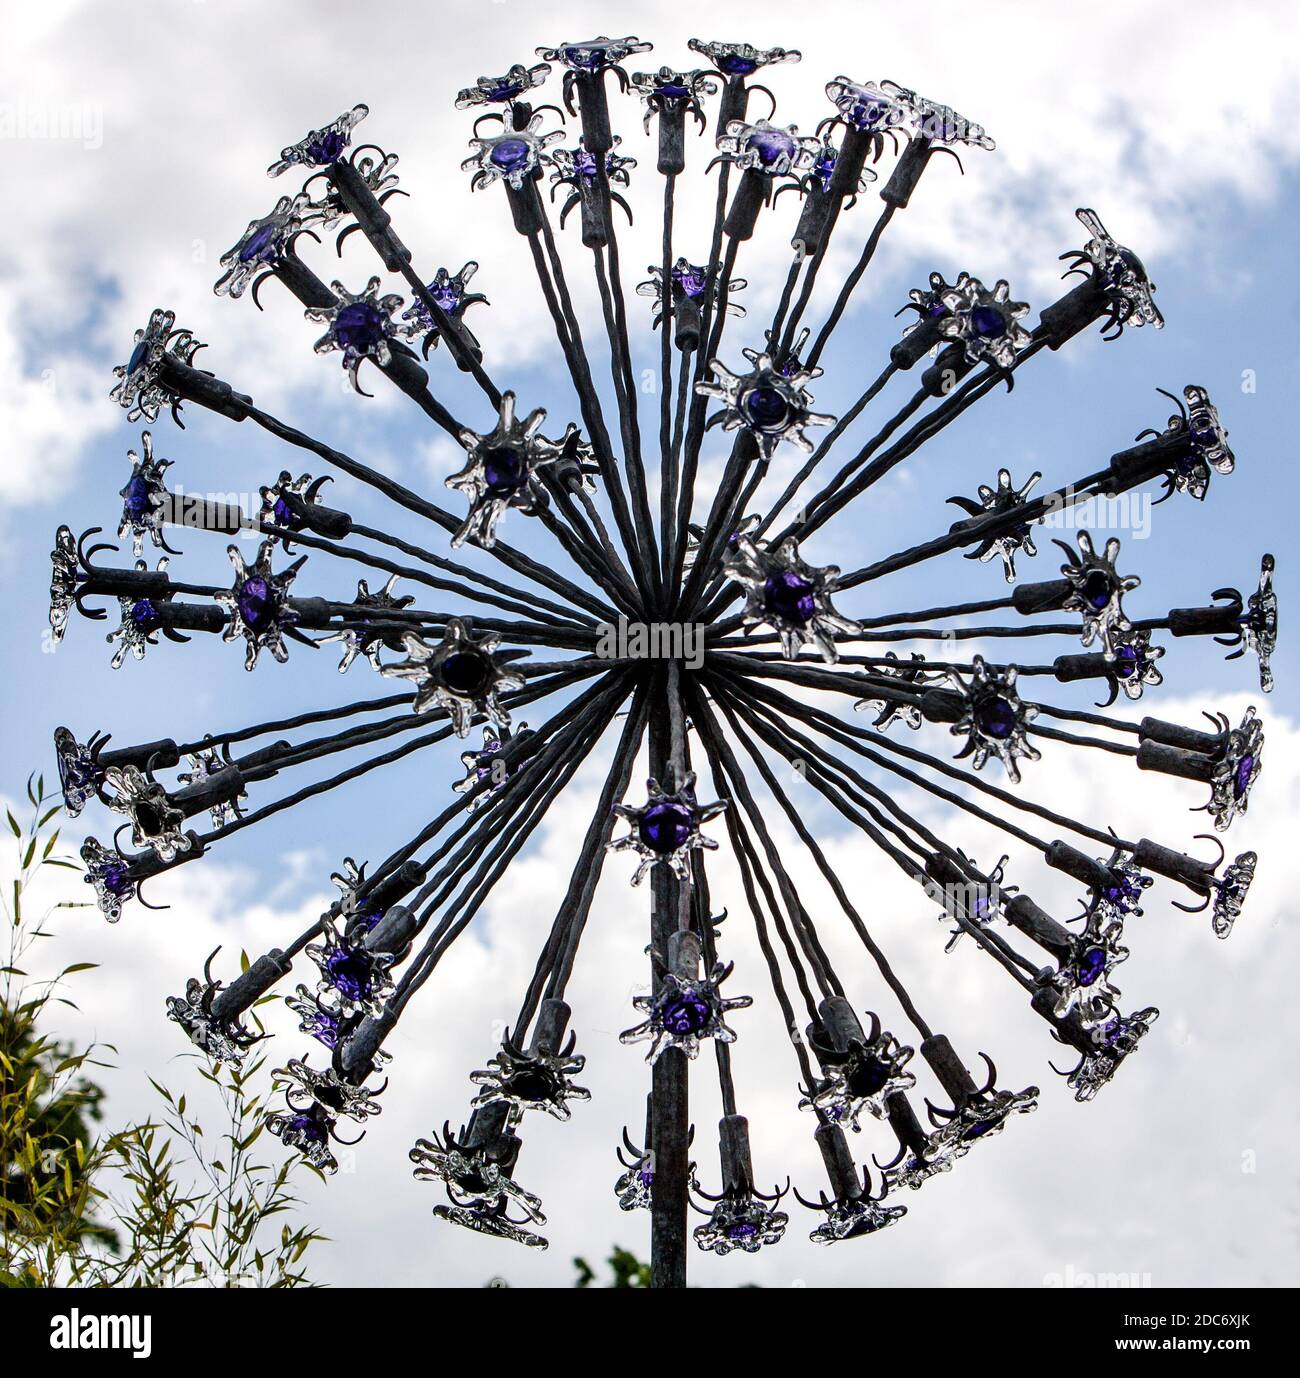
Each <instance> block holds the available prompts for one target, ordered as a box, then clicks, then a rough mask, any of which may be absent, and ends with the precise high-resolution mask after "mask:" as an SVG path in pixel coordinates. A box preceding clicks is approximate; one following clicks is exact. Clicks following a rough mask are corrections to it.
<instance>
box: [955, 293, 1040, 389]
mask: <svg viewBox="0 0 1300 1378" xmlns="http://www.w3.org/2000/svg"><path fill="white" fill-rule="evenodd" d="M1010 298H1011V288H1010V286H1009V285H1008V284H1007V281H1006V279H1005V278H1000V279H999V280H998V281H997V282H996V283H994V285H993V290H992V291H991V292H990V291H989V290H988V288H987V287H985V286H984V284H983V283H982V282H981V281H980V280H979V279H978V278H973V277H971V276H970V275H969V274H968V273H962V274H960V275H959V277H958V278H957V283H956V286H955V287H953V288H951V289H950V290H949V291H948V292H946V293H945V294H944V296H943V299H942V300H943V304H944V306H945V307H947V311H948V314H947V315H945V316H944V317H943V318H942V319H941V320H940V321H939V334H940V335H941V336H942V337H943V338H944V339H946V340H954V341H956V342H958V343H959V344H960V345H961V346H962V352H963V354H964V355H965V358H966V362H967V363H970V364H979V363H990V364H995V365H996V366H997V367H998V368H1010V367H1011V366H1012V365H1013V364H1014V363H1015V361H1016V355H1017V354H1018V353H1019V352H1020V351H1021V350H1022V349H1024V347H1025V346H1026V345H1027V344H1029V342H1030V340H1031V339H1032V338H1033V337H1032V336H1031V335H1030V333H1029V331H1027V330H1026V329H1025V328H1024V326H1022V325H1021V324H1020V318H1021V317H1022V316H1026V315H1028V314H1029V303H1028V302H1023V301H1012V300H1011V299H1010Z"/></svg>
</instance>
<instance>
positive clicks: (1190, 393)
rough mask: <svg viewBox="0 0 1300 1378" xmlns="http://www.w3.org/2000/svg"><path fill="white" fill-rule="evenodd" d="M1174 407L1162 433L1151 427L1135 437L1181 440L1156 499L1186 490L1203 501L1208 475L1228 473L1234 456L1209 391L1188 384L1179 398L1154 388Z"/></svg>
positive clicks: (1163, 499)
mask: <svg viewBox="0 0 1300 1378" xmlns="http://www.w3.org/2000/svg"><path fill="white" fill-rule="evenodd" d="M1157 391H1158V392H1160V393H1162V394H1163V395H1164V396H1165V397H1168V398H1169V400H1170V401H1171V402H1172V403H1173V404H1174V405H1175V406H1176V407H1177V408H1178V410H1177V411H1176V412H1175V413H1174V414H1173V416H1171V417H1170V418H1169V424H1168V425H1167V426H1166V427H1165V430H1164V433H1163V435H1160V434H1159V433H1158V432H1156V431H1153V430H1148V431H1143V432H1142V434H1141V435H1139V436H1138V437H1137V438H1138V440H1139V441H1141V440H1145V439H1146V438H1147V437H1148V436H1150V437H1152V438H1159V439H1162V440H1168V439H1181V440H1182V441H1183V442H1184V443H1183V445H1182V446H1181V447H1180V448H1179V449H1178V450H1177V451H1176V452H1175V458H1174V461H1173V463H1172V465H1171V466H1170V468H1168V469H1167V470H1166V471H1165V493H1164V496H1163V497H1161V498H1158V499H1157V501H1158V502H1164V501H1166V499H1168V498H1170V497H1172V496H1173V495H1174V493H1186V494H1188V496H1189V497H1193V498H1195V499H1196V500H1197V502H1204V501H1205V495H1206V493H1207V492H1209V488H1210V474H1211V472H1213V473H1216V474H1230V473H1232V471H1233V470H1234V469H1235V468H1236V467H1237V460H1236V456H1235V455H1234V454H1233V453H1232V450H1231V448H1230V447H1229V445H1228V432H1227V430H1226V429H1225V428H1224V425H1223V422H1222V421H1221V420H1220V419H1219V410H1218V408H1217V407H1216V406H1215V405H1214V403H1213V402H1211V401H1210V394H1209V393H1208V392H1206V390H1205V389H1204V388H1202V387H1197V386H1196V385H1195V384H1188V386H1187V387H1185V388H1184V389H1183V396H1182V398H1181V399H1180V398H1178V397H1175V396H1174V394H1173V393H1172V392H1165V390H1164V388H1159V389H1157Z"/></svg>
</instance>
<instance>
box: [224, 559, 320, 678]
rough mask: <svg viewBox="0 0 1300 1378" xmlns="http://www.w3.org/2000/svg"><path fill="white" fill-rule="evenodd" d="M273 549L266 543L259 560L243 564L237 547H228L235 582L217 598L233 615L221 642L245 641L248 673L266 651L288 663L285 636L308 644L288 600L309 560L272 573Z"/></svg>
mask: <svg viewBox="0 0 1300 1378" xmlns="http://www.w3.org/2000/svg"><path fill="white" fill-rule="evenodd" d="M274 550H275V542H274V541H273V540H267V541H263V542H262V544H261V545H260V546H259V547H258V551H257V558H256V559H255V560H254V561H253V563H252V564H251V565H249V564H246V563H245V562H244V556H243V554H242V552H241V551H240V549H239V547H238V546H236V545H229V546H227V547H226V554H227V555H228V556H229V557H230V563H231V564H232V565H233V566H234V567H235V582H234V585H233V586H232V587H231V588H230V589H229V590H228V591H227V592H224V593H218V594H216V595H215V597H216V601H217V602H218V603H220V604H222V605H223V606H224V607H225V608H226V609H227V610H228V611H229V613H230V625H229V626H228V627H227V628H226V630H225V634H224V636H223V637H222V640H224V641H238V640H239V639H240V637H243V639H244V642H245V651H244V669H245V670H251V669H252V668H253V667H254V666H255V665H256V664H257V657H258V655H259V653H260V652H261V651H263V650H266V651H270V653H271V655H272V656H273V657H274V659H276V660H278V661H280V662H281V663H282V664H283V662H284V661H286V660H288V659H289V648H288V647H287V646H286V645H285V644H284V638H285V636H286V635H288V636H293V637H295V638H296V639H298V640H300V641H308V639H307V638H305V637H303V636H302V634H301V633H300V632H296V631H295V630H294V624H295V623H296V622H297V620H298V614H297V613H296V612H295V611H294V610H293V609H292V608H291V607H290V606H289V601H288V599H289V586H290V585H291V584H292V583H293V581H294V580H295V579H296V578H297V577H298V571H299V570H300V569H301V568H302V567H303V564H304V563H305V562H306V559H307V557H306V556H305V555H300V556H299V557H298V558H297V559H296V560H295V561H294V562H293V563H292V564H291V565H290V566H289V567H288V568H287V569H285V570H282V571H281V572H280V573H279V574H274V573H272V570H271V556H272V552H273V551H274ZM308 644H310V642H309V641H308Z"/></svg>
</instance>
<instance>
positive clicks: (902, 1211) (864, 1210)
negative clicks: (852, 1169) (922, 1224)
mask: <svg viewBox="0 0 1300 1378" xmlns="http://www.w3.org/2000/svg"><path fill="white" fill-rule="evenodd" d="M882 1200H883V1196H882V1197H879V1198H877V1197H874V1196H866V1195H863V1196H851V1197H845V1199H844V1200H842V1201H828V1202H826V1204H825V1205H824V1206H823V1207H822V1210H823V1212H824V1213H825V1216H826V1218H825V1219H824V1220H823V1221H822V1223H821V1224H820V1225H818V1226H817V1227H816V1228H815V1229H813V1230H812V1231H811V1233H810V1234H809V1235H808V1238H809V1239H811V1240H812V1242H813V1243H814V1244H842V1243H843V1242H844V1241H845V1240H846V1239H861V1238H862V1237H863V1236H864V1235H869V1234H876V1233H877V1232H879V1231H880V1230H883V1229H884V1228H885V1227H886V1226H888V1225H892V1224H894V1223H895V1222H896V1221H898V1220H901V1219H902V1217H903V1216H905V1215H906V1214H907V1207H906V1206H885V1205H882V1204H881V1201H882Z"/></svg>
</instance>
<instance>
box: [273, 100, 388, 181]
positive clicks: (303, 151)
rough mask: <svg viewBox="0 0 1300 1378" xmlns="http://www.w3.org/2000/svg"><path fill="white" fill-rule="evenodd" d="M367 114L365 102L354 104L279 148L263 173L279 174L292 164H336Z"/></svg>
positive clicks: (316, 166) (322, 165) (306, 165)
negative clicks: (277, 153)
mask: <svg viewBox="0 0 1300 1378" xmlns="http://www.w3.org/2000/svg"><path fill="white" fill-rule="evenodd" d="M369 113H370V107H369V106H368V105H354V106H353V107H352V109H351V110H345V111H344V112H343V114H341V115H340V116H339V117H338V119H336V120H331V121H330V123H329V124H326V125H322V126H321V127H320V128H319V129H313V130H310V131H309V132H308V133H306V134H304V135H303V137H302V138H301V139H299V140H298V142H297V143H296V144H290V145H289V146H288V147H287V148H284V149H282V150H281V151H280V157H279V159H278V160H277V161H276V162H274V163H272V164H271V166H270V167H268V168H267V170H266V175H267V176H268V177H278V176H279V175H280V174H281V173H282V172H287V171H288V170H289V169H290V168H291V167H315V168H323V167H329V166H330V164H331V163H337V162H338V161H339V159H340V158H342V156H343V154H344V151H345V150H346V149H347V147H348V145H349V144H351V142H352V131H353V130H354V129H355V128H356V127H357V125H359V124H360V123H361V121H362V120H364V119H365V117H366V116H367V115H368V114H369Z"/></svg>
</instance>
